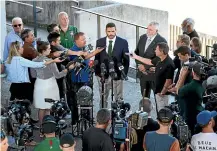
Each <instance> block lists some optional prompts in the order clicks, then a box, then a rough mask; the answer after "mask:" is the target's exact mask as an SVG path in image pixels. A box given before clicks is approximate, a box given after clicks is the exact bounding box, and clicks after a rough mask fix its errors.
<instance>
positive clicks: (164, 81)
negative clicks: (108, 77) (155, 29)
mask: <svg viewBox="0 0 217 151" xmlns="http://www.w3.org/2000/svg"><path fill="white" fill-rule="evenodd" d="M168 52H169V47H168V45H167V44H166V43H164V42H160V43H158V44H157V47H156V50H155V53H156V56H157V57H156V58H154V59H152V60H151V59H147V58H143V57H140V56H137V55H136V54H133V55H131V57H132V58H134V59H136V60H138V61H141V62H143V63H144V64H147V65H154V66H155V67H156V69H155V73H156V75H155V78H156V81H155V91H154V93H155V95H156V103H157V104H156V105H157V108H158V111H159V110H160V109H162V108H163V107H164V106H168V101H169V96H168V95H166V92H167V90H168V87H169V86H170V85H171V84H172V80H173V75H174V63H173V61H172V59H171V58H170V56H169V55H168Z"/></svg>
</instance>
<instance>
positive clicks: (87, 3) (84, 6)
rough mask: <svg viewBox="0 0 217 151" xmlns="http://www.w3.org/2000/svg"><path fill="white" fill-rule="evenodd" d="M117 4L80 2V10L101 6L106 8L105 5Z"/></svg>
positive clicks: (100, 0) (97, 0)
mask: <svg viewBox="0 0 217 151" xmlns="http://www.w3.org/2000/svg"><path fill="white" fill-rule="evenodd" d="M114 3H116V2H113V1H109V0H107V1H105V0H104V1H102V0H96V1H92V0H89V1H80V0H79V7H80V8H84V9H90V8H94V7H99V6H105V5H110V4H114Z"/></svg>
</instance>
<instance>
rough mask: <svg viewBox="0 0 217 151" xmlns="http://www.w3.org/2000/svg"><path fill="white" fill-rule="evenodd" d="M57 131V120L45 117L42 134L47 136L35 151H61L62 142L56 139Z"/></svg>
mask: <svg viewBox="0 0 217 151" xmlns="http://www.w3.org/2000/svg"><path fill="white" fill-rule="evenodd" d="M55 131H56V122H55V118H54V117H53V116H51V115H45V116H44V118H43V120H42V133H43V134H44V135H45V139H44V140H43V141H42V142H41V143H40V144H38V145H37V146H36V147H35V148H34V151H61V149H60V141H59V139H57V138H56V137H55V136H56V134H55Z"/></svg>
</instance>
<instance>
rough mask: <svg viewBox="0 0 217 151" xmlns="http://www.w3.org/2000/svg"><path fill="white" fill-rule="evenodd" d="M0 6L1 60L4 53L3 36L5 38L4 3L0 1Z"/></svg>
mask: <svg viewBox="0 0 217 151" xmlns="http://www.w3.org/2000/svg"><path fill="white" fill-rule="evenodd" d="M0 4H1V7H0V8H1V18H0V19H1V31H0V34H1V42H0V49H1V50H0V51H1V53H0V59H2V58H3V52H4V43H5V36H6V14H5V1H0Z"/></svg>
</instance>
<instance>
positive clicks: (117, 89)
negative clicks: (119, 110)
mask: <svg viewBox="0 0 217 151" xmlns="http://www.w3.org/2000/svg"><path fill="white" fill-rule="evenodd" d="M97 81H98V84H99V94H100V100H102V83H101V78H100V77H97ZM111 81H112V80H111V78H110V77H109V78H108V79H105V83H104V101H103V104H104V105H103V108H107V107H108V97H109V92H110V89H111V88H112V82H111ZM113 90H114V91H113V92H114V98H115V100H114V101H117V102H122V101H123V80H113ZM99 108H102V101H100V107H99Z"/></svg>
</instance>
